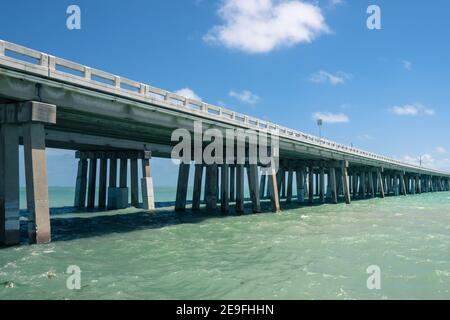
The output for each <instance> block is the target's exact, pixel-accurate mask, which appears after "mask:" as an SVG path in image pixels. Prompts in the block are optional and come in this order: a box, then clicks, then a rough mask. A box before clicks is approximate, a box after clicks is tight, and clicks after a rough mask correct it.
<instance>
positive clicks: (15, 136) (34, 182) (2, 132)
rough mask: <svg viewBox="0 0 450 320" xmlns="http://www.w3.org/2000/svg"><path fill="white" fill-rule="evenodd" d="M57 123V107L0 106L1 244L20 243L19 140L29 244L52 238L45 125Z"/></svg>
mask: <svg viewBox="0 0 450 320" xmlns="http://www.w3.org/2000/svg"><path fill="white" fill-rule="evenodd" d="M54 123H56V106H55V105H50V104H45V103H41V102H36V101H28V102H20V103H15V104H6V105H1V106H0V124H1V128H0V243H2V244H5V245H15V244H18V243H20V215H19V209H20V207H19V199H20V197H19V142H20V141H19V137H20V136H22V137H23V139H22V140H23V144H24V158H25V180H26V195H27V210H28V236H29V239H28V240H29V242H30V243H32V244H33V243H47V242H49V241H50V239H51V230H50V212H49V205H48V181H47V165H46V158H45V148H46V144H45V124H49V125H50V124H54Z"/></svg>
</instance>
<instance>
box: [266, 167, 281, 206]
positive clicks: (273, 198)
mask: <svg viewBox="0 0 450 320" xmlns="http://www.w3.org/2000/svg"><path fill="white" fill-rule="evenodd" d="M268 179H269V185H268V187H269V190H270V202H271V204H272V211H273V212H275V213H277V212H279V211H280V198H279V196H278V195H279V192H278V185H277V174H276V172H275V168H274V167H273V166H271V167H270V172H269V175H268Z"/></svg>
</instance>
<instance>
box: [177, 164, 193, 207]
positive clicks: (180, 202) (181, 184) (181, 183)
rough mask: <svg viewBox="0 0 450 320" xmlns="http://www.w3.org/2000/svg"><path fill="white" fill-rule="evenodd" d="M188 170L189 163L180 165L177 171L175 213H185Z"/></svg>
mask: <svg viewBox="0 0 450 320" xmlns="http://www.w3.org/2000/svg"><path fill="white" fill-rule="evenodd" d="M189 169H190V164H189V163H180V167H179V171H178V183H177V196H176V201H175V211H177V212H183V211H186V199H187V189H188V182H189Z"/></svg>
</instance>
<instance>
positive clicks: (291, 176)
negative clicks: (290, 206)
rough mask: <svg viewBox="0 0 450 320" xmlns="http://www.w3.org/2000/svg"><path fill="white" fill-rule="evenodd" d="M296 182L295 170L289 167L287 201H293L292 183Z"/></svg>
mask: <svg viewBox="0 0 450 320" xmlns="http://www.w3.org/2000/svg"><path fill="white" fill-rule="evenodd" d="M293 183H294V170H293V169H292V168H289V171H288V181H287V194H286V203H291V202H292V185H293Z"/></svg>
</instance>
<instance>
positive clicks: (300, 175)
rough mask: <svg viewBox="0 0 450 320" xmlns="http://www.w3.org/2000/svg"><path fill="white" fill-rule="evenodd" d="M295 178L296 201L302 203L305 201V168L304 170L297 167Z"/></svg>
mask: <svg viewBox="0 0 450 320" xmlns="http://www.w3.org/2000/svg"><path fill="white" fill-rule="evenodd" d="M296 178H297V203H299V204H302V203H304V202H305V170H304V168H298V169H297V172H296Z"/></svg>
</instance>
